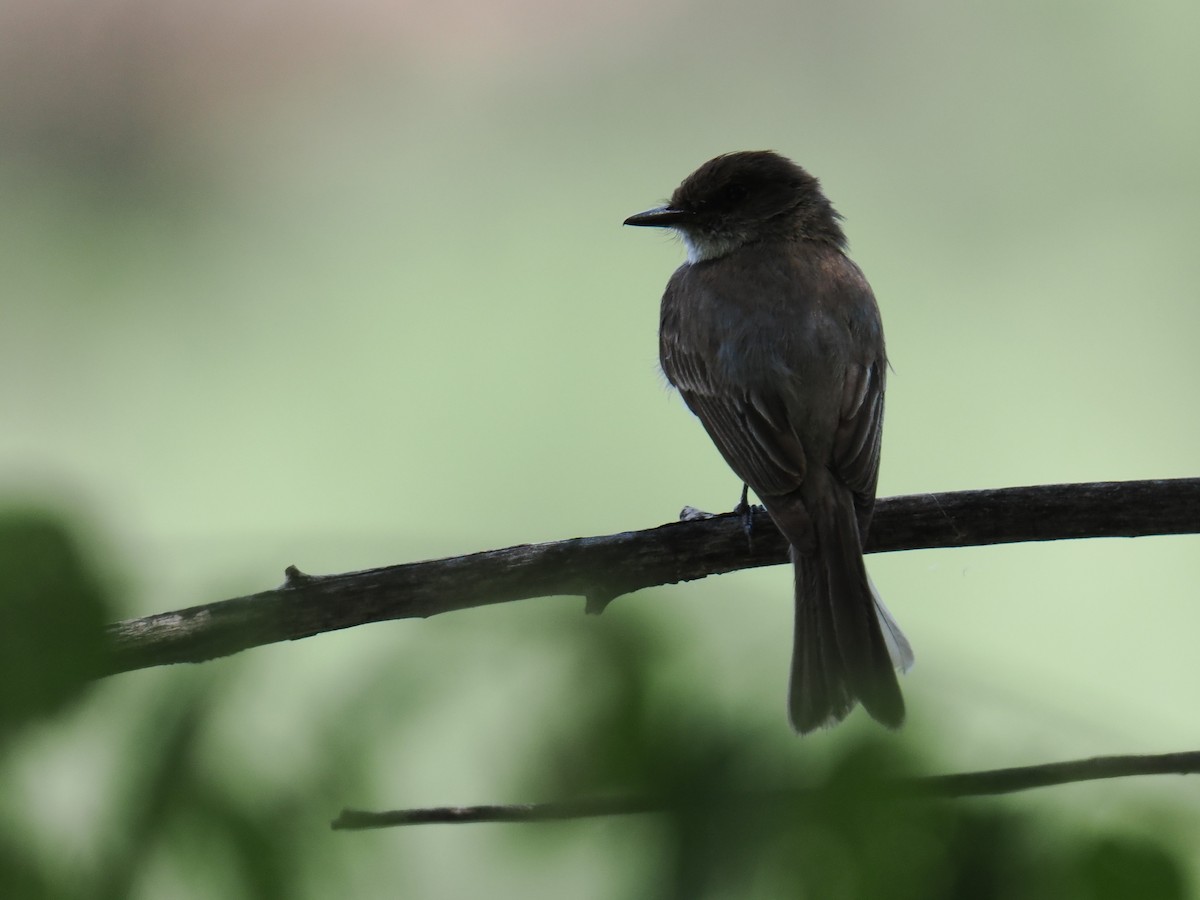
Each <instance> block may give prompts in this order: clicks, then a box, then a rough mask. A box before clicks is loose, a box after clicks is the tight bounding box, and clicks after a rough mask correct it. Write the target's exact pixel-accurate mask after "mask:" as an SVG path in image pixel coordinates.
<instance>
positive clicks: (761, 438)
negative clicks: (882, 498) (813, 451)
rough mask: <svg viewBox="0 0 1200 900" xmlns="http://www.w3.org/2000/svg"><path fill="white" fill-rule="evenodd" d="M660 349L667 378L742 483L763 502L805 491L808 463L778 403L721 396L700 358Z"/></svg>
mask: <svg viewBox="0 0 1200 900" xmlns="http://www.w3.org/2000/svg"><path fill="white" fill-rule="evenodd" d="M660 349H661V351H662V352H661V354H660V358H661V361H662V367H663V372H664V373H665V374H666V376H667V378H668V379H669V380H670V382H671V383H672V384H673V385H675V387H676V389H678V391H679V393H680V396H682V397H683V400H684V402H685V403H686V404H687V405H688V408H689V409H691V411H692V412H693V413H695V414H696V416H697V418H699V419H700V421H701V423H702V424H703V425H704V428H705V430H706V431H707V432H708V434H709V436H710V437H711V438H712V440H713V443H714V444H716V445H717V449H718V450H720V451H721V455H722V456H724V457H725V461H726V462H727V463H728V464H729V467H730V468H731V469H733V471H734V472H735V473H736V474H737V476H738V477H739V478H741V479H742V480H743V481H744V482H746V484H748V485H750V487H751V488H753V489H754V492H755V493H756V494H758V495H759V496H760V497H762V496H770V495H776V494H787V493H790V492H791V491H794V490H795V489H796V488H798V487H799V486H800V483H801V482H802V481H803V480H804V473H805V471H806V469H807V466H808V463H807V459H806V457H805V454H804V447H803V446H802V445H801V443H800V439H799V438H798V437H797V436H796V432H795V431H794V430H793V429H792V426H791V423H789V421H788V417H787V410H786V409H785V408H784V405H783V403H782V402H780V400H779V398H778V397H776V396H768V395H767V394H764V393H760V392H753V391H745V392H743V393H741V394H740V395H735V394H731V393H730V392H729V391H728V389H726V390H723V391H718V390H717V388H716V386H715V385H714V384H713V381H712V379H711V376H710V372H709V369H708V366H707V365H706V363H705V361H704V359H703V357H702V356H701V355H700V354H698V353H695V352H692V351H689V350H687V349H685V348H683V347H681V346H680V345H679V344H678V343H670V344H668V343H667V342H664V345H663V346H662V347H661V348H660Z"/></svg>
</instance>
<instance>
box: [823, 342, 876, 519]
mask: <svg viewBox="0 0 1200 900" xmlns="http://www.w3.org/2000/svg"><path fill="white" fill-rule="evenodd" d="M886 366H887V361H886V359H884V358H882V357H880V358H878V359H876V360H873V361H872V362H870V363H868V364H866V365H861V364H859V365H854V366H851V368H850V370H849V371H848V372H847V374H846V381H845V384H844V386H843V390H842V407H841V418H840V421H839V422H838V428H837V433H836V434H835V435H834V440H833V453H832V457H831V460H830V469H831V471H832V472H833V473H834V475H836V476H837V478H838V480H840V481H841V482H842V483H843V484H845V485H846V486H847V487H848V488H850V490H851V491H852V492H853V494H854V507H855V511H856V512H857V514H858V520H859V530H860V531H861V532H862V533H863V534H864V535H865V533H866V529H867V525H868V524H869V523H870V519H871V511H872V509H873V508H874V506H875V486H876V484H877V482H878V481H879V448H880V443H881V440H882V438H883V391H884V382H885V379H886V371H885V370H886Z"/></svg>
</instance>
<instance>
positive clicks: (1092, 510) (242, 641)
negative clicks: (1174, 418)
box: [100, 478, 1200, 675]
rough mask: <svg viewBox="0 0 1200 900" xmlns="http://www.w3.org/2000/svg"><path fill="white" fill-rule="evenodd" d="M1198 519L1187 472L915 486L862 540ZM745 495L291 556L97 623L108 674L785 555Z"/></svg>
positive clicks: (1191, 526)
mask: <svg viewBox="0 0 1200 900" xmlns="http://www.w3.org/2000/svg"><path fill="white" fill-rule="evenodd" d="M1197 532H1200V478H1183V479H1173V480H1165V481H1129V482H1101V483H1093V484H1060V485H1042V486H1037V487H1020V488H1004V489H999V490H982V491H958V492H954V493H945V494H915V495H911V496H905V497H892V498H887V499H882V500H880V501H879V502H878V504H877V506H876V511H875V517H874V521H873V523H872V526H871V535H870V540H869V541H868V546H867V548H866V549H867V552H871V553H883V552H892V551H897V550H917V549H923V548H933V547H967V546H976V545H980V544H1003V543H1013V542H1018V541H1051V540H1064V539H1072V538H1090V537H1137V536H1142V535H1154V534H1184V533H1197ZM786 560H787V548H786V546H785V544H784V541H783V538H782V537H781V536H780V534H779V532H778V531H777V530H776V529H775V527H774V525H773V524H772V523H771V521H770V519H769V518H768V517H767V515H766V513H765V512H764V511H763V510H762V509H761V508H755V510H754V512H753V517H752V521H751V527H750V533H749V536H747V534H746V532H745V531H744V530H743V523H742V519H741V518H740V517H739V516H737V515H735V514H733V513H726V514H723V515H717V516H711V517H707V518H702V519H696V520H691V521H683V522H676V523H672V524H669V525H662V526H660V527H658V528H651V529H647V530H645V531H628V532H623V533H621V534H613V535H606V536H602V537H586V538H574V539H572V540H565V541H555V542H552V543H546V544H524V545H521V546H518V547H509V548H507V549H503V550H489V551H486V552H483V553H472V554H469V555H466V556H457V557H451V558H447V559H437V560H428V561H424V562H415V563H409V564H406V565H398V566H388V567H386V568H380V569H368V570H366V571H362V572H350V573H346V574H341V575H320V576H313V575H305V574H304V573H302V572H300V571H299V570H298V569H296V568H295V567H294V566H293V567H289V568H288V569H287V570H286V577H287V580H286V581H285V583H284V584H283V585H281V586H280V587H278V588H275V589H273V590H267V591H262V592H260V593H257V594H251V595H249V596H246V597H237V598H234V599H231V600H222V601H219V602H216V603H209V604H205V605H203V606H194V607H191V608H189V609H183V610H178V611H175V612H165V613H159V614H157V615H152V616H147V617H145V618H141V619H130V620H127V621H124V622H118V623H116V624H113V625H110V626H109V628H108V639H109V646H110V653H109V656H108V659H107V661H106V665H105V669H104V671H103V672H101V673H100V674H103V675H108V674H113V673H116V672H125V671H130V670H133V669H140V668H145V667H148V666H159V665H166V664H170V663H183V662H192V663H194V662H203V661H205V660H209V659H215V658H218V657H221V656H228V655H230V654H233V653H238V652H240V651H242V650H247V649H249V648H251V647H258V646H261V645H264V644H271V643H275V642H278V641H286V640H299V639H301V638H306V637H311V636H312V635H316V634H321V633H323V632H326V631H336V630H339V629H342V628H351V627H354V626H356V625H365V624H367V623H369V622H380V621H385V620H388V619H406V618H414V617H421V618H423V617H427V616H433V615H437V614H439V613H445V612H451V611H453V610H460V609H470V608H472V607H477V606H486V605H490V604H495V603H507V602H509V601H512V600H520V599H524V598H529V597H546V596H582V597H585V598H587V607H588V610H589V611H591V612H599V611H601V610H602V609H603V608H604V607H605V606H606V605H607V604H608V603H609V602H610V601H611V600H612V599H614V598H615V597H618V596H620V595H622V594H627V593H630V592H632V591H636V590H640V589H642V588H646V587H651V586H653V585H660V584H673V583H676V582H680V581H692V580H694V579H697V578H704V577H706V576H708V575H715V574H720V573H723V572H733V571H736V570H739V569H747V568H753V567H756V566H768V565H775V564H778V563H782V562H785V561H786Z"/></svg>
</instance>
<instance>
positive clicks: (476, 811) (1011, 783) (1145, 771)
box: [330, 751, 1200, 831]
mask: <svg viewBox="0 0 1200 900" xmlns="http://www.w3.org/2000/svg"><path fill="white" fill-rule="evenodd" d="M1197 773H1200V751H1189V752H1184V753H1162V754H1157V755H1149V756H1097V757H1093V758H1091V759H1077V760H1071V761H1068V762H1057V763H1044V764H1042V765H1035V766H1019V767H1017V768H1011V769H992V770H989V771H984V772H962V773H959V774H956V775H928V776H924V777H918V778H906V779H896V780H894V781H891V782H880V784H879V785H878V786H877V787H878V790H879V792H880V796H881V797H887V796H907V797H916V798H921V797H933V798H950V797H972V796H982V795H988V794H1008V793H1013V792H1015V791H1026V790H1030V789H1032V788H1040V787H1050V786H1052V785H1058V784H1069V783H1074V782H1081V781H1097V780H1100V779H1104V778H1127V777H1129V776H1133V775H1194V774H1197ZM889 789H890V790H889ZM810 793H811V791H804V790H795V791H766V792H762V793H759V794H753V795H741V796H738V797H732V798H724V799H730V800H736V801H738V802H741V803H754V802H761V801H770V802H779V801H784V802H790V803H802V802H804V800H805V796H806V794H810ZM669 809H670V805H669V804H668V803H667V802H666V801H664V800H661V799H655V798H648V797H641V798H638V797H631V798H615V799H614V798H607V799H593V800H576V801H569V802H557V803H521V804H513V805H491V806H435V807H426V808H417V809H397V810H388V811H385V812H370V811H367V810H357V809H345V810H342V812H341V814H340V815H339V816H338V817H337V818H336V819H335V820H334V821H333V822H332V823H330V825H331V827H332V828H334V829H335V830H339V831H341V830H361V829H366V828H393V827H397V826H401V825H433V824H443V825H461V824H466V823H472V822H515V823H530V822H549V821H558V820H563V819H589V818H596V817H599V816H625V815H635V814H639V813H656V812H665V811H667V810H669Z"/></svg>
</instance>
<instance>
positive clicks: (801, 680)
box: [788, 497, 913, 734]
mask: <svg viewBox="0 0 1200 900" xmlns="http://www.w3.org/2000/svg"><path fill="white" fill-rule="evenodd" d="M839 499H840V498H839ZM810 515H811V525H812V532H811V533H812V537H813V538H815V541H813V540H811V539H810V540H808V541H805V542H804V543H803V544H802V545H801V546H802V547H803V549H802V550H798V549H796V544H795V542H793V546H792V562H793V564H794V566H795V570H796V637H795V644H794V649H793V651H792V654H793V655H792V680H791V688H790V691H789V695H788V711H789V716H790V718H791V722H792V727H793V728H795V729H796V731H798V732H800V733H801V734H805V733H807V732H810V731H813V730H815V729H817V728H820V727H822V726H825V725H833V724H835V723H836V722H839V721H841V720H842V719H844V718H845V717H846V715H847V714H848V713H849V712H850V710H852V709H853V708H854V705H855V703H858V702H861V703H862V705H863V706H864V707H865V708H866V710H867V712H868V713H870V714H871V717H872V718H874V719H875V720H876V721H878V722H881V723H882V724H884V725H886V726H888V727H889V728H897V727H899V726H900V724H901V723H903V721H904V698H903V696H902V695H901V693H900V684H899V682H898V681H897V679H896V670H897V669H900V670H901V671H906V670H907V669H908V668H909V667H910V666H911V665H912V661H913V654H912V648H911V647H910V646H909V643H908V641H907V640H906V639H905V637H904V634H903V633H902V632H901V631H900V628H899V626H897V625H896V622H895V620H894V619H893V618H892V617H891V615H890V614H889V613H888V611H887V608H886V607H885V606H884V605H883V601H882V600H880V599H879V595H878V594H877V593H876V591H875V588H874V585H872V584H871V581H870V579H869V578H868V576H867V570H866V566H865V565H864V564H863V558H862V547H861V544H860V541H859V535H858V525H857V521H856V519H855V516H854V510H853V506H852V503H851V502H850V499H849V497H846V498H845V501H844V502H834V503H832V504H830V505H828V506H827V507H826V508H824V509H810Z"/></svg>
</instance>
